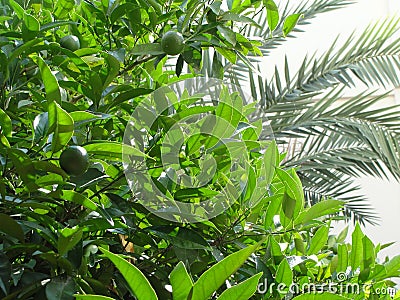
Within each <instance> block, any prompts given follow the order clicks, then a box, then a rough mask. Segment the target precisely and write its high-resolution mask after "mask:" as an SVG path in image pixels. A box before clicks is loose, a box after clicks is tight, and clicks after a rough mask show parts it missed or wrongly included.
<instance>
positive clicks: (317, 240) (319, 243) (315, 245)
mask: <svg viewBox="0 0 400 300" xmlns="http://www.w3.org/2000/svg"><path fill="white" fill-rule="evenodd" d="M328 234H329V228H328V227H327V226H321V227H320V228H319V229H318V230H317V232H316V233H315V235H314V236H313V237H312V239H311V242H310V247H309V248H308V250H307V254H309V255H310V254H317V253H318V252H319V251H320V250H321V249H322V248H323V247H324V246H325V244H326V242H327V240H328Z"/></svg>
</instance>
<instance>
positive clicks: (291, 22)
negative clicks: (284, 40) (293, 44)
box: [283, 14, 302, 36]
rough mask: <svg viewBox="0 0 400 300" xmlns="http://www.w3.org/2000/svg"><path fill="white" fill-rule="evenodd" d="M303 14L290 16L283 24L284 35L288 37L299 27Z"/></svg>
mask: <svg viewBox="0 0 400 300" xmlns="http://www.w3.org/2000/svg"><path fill="white" fill-rule="evenodd" d="M301 16H302V15H301V14H293V15H290V16H288V17H287V18H286V19H285V21H284V22H283V35H284V36H287V35H288V34H289V33H290V32H291V31H292V30H293V28H294V27H295V26H296V25H297V22H298V21H299V19H300V17H301Z"/></svg>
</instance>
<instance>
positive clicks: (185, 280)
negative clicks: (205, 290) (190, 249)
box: [169, 262, 193, 300]
mask: <svg viewBox="0 0 400 300" xmlns="http://www.w3.org/2000/svg"><path fill="white" fill-rule="evenodd" d="M169 278H170V282H171V285H172V296H173V298H174V300H186V299H187V298H188V296H189V293H190V290H191V289H192V287H193V281H192V279H191V278H190V275H189V274H188V272H187V270H186V268H185V265H184V264H183V262H179V263H178V264H177V265H176V267H175V268H174V269H173V270H172V272H171V274H170V275H169Z"/></svg>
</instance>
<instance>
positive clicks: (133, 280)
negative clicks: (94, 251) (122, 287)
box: [99, 248, 158, 300]
mask: <svg viewBox="0 0 400 300" xmlns="http://www.w3.org/2000/svg"><path fill="white" fill-rule="evenodd" d="M99 249H100V251H101V252H103V253H104V255H105V256H106V257H107V258H108V259H109V260H111V261H112V262H113V264H114V265H115V266H116V267H117V269H118V270H119V271H120V272H121V275H122V276H123V277H124V278H125V280H126V282H127V283H128V285H129V287H130V288H131V289H132V291H133V292H134V293H135V296H136V298H137V299H138V300H157V299H158V298H157V295H156V292H155V291H154V289H153V287H152V286H151V285H150V283H149V281H148V280H147V278H146V277H145V276H144V275H143V273H142V272H141V271H140V270H139V269H138V268H136V267H135V266H134V265H133V264H131V263H129V262H128V261H126V260H125V259H123V258H122V257H121V256H118V255H116V254H113V253H111V252H110V251H108V250H106V249H103V248H99Z"/></svg>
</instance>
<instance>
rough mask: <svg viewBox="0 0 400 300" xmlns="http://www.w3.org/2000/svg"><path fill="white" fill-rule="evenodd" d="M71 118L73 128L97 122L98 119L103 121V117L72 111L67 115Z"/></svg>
mask: <svg viewBox="0 0 400 300" xmlns="http://www.w3.org/2000/svg"><path fill="white" fill-rule="evenodd" d="M69 115H70V116H71V118H72V119H73V120H74V125H75V127H78V126H81V125H84V124H87V123H90V122H93V121H96V120H99V119H105V117H102V116H99V115H95V114H92V113H90V112H87V111H73V112H71V113H69Z"/></svg>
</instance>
